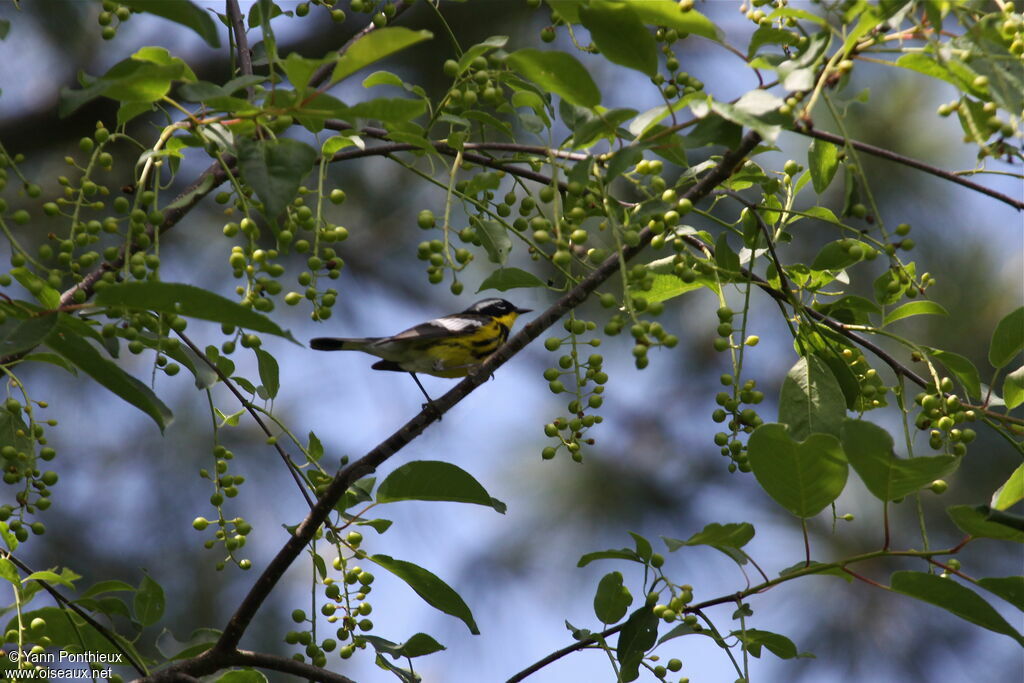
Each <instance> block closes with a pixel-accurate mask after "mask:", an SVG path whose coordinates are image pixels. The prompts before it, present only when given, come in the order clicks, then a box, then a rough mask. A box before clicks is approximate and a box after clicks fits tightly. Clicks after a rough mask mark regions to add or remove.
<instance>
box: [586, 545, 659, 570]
mask: <svg viewBox="0 0 1024 683" xmlns="http://www.w3.org/2000/svg"><path fill="white" fill-rule="evenodd" d="M594 560H629V561H631V562H639V563H640V564H646V563H645V562H644V559H643V558H642V557H640V556H639V555H637V554H636V551H635V550H631V549H630V548H622V549H620V550H598V551H596V552H592V553H587V554H585V555H583V556H582V557H580V560H579V562H577V563H576V566H577V567H586V566H587V565H588V564H590V563H591V562H593V561H594Z"/></svg>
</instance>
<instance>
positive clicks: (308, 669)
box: [228, 650, 355, 683]
mask: <svg viewBox="0 0 1024 683" xmlns="http://www.w3.org/2000/svg"><path fill="white" fill-rule="evenodd" d="M228 660H229V661H228V666H252V667H258V668H260V669H269V670H270V671H281V672H284V673H289V674H294V675H296V676H301V677H303V678H305V679H307V680H310V681H321V682H322V683H355V681H353V680H352V679H351V678H349V677H348V676H342V675H341V674H336V673H334V672H333V671H328V670H327V669H322V668H320V667H319V666H314V665H313V664H307V663H306V662H299V661H296V660H294V659H292V658H291V657H278V656H276V655H268V654H264V653H262V652H250V651H248V650H238V651H236V652H234V653H233V654H232V655H231V656H230V657H229V658H228Z"/></svg>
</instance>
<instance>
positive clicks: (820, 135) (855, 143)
mask: <svg viewBox="0 0 1024 683" xmlns="http://www.w3.org/2000/svg"><path fill="white" fill-rule="evenodd" d="M793 132H794V133H800V134H801V135H806V136H808V137H812V138H817V139H818V140H825V141H826V142H831V143H833V144H836V145H847V144H848V145H850V146H851V147H853V148H854V149H856V150H860V151H861V152H864V153H865V154H870V155H872V156H876V157H878V158H880V159H888V160H889V161H894V162H896V163H897V164H903V165H904V166H909V167H910V168H916V169H917V170H919V171H924V172H925V173H930V174H931V175H933V176H935V177H936V178H942V179H943V180H948V181H949V182H951V183H956V184H957V185H962V186H964V187H966V188H968V189H970V190H974V191H975V192H980V193H981V194H984V195H988V196H989V197H992V198H993V199H998V200H999V201H1001V202H1003V203H1004V204H1009V205H1010V206H1012V207H1013V208H1015V209H1017V210H1018V211H1024V202H1022V201H1020V200H1019V199H1014V198H1013V197H1010V196H1008V195H1005V194H1003V193H1002V192H996V191H995V190H993V189H991V188H988V187H985V186H984V185H979V184H978V183H975V182H971V181H970V180H967V179H966V178H961V177H960V176H958V175H956V174H955V173H950V172H949V171H944V170H943V169H941V168H938V167H936V166H932V165H931V164H926V163H925V162H923V161H919V160H918V159H912V158H911V157H906V156H903V155H902V154H897V153H896V152H891V151H889V150H887V149H884V148H882V147H875V146H874V145H869V144H868V143H866V142H860V141H859V140H849V139H847V138H844V137H842V136H841V135H836V134H834V133H826V132H825V131H821V130H815V129H813V128H810V129H802V128H794V129H793Z"/></svg>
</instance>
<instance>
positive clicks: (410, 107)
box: [331, 97, 427, 124]
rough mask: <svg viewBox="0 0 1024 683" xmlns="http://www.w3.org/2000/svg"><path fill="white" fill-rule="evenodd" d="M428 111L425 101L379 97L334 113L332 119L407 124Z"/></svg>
mask: <svg viewBox="0 0 1024 683" xmlns="http://www.w3.org/2000/svg"><path fill="white" fill-rule="evenodd" d="M426 111H427V103H426V102H425V101H424V100H411V99H409V98H407V97H378V98H377V99H375V100H367V101H366V102H360V103H359V104H355V105H353V106H351V107H344V108H343V109H341V110H339V111H338V112H332V114H331V117H337V118H342V119H345V120H346V121H353V120H355V119H372V120H374V121H383V122H385V123H389V124H398V123H405V122H406V121H411V120H413V119H414V118H416V117H417V116H422V115H423V114H424V113H426Z"/></svg>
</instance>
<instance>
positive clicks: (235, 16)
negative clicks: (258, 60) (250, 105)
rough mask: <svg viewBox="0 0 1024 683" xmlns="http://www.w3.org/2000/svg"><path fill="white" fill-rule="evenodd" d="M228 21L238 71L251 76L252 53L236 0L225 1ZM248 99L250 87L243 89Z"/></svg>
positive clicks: (251, 92)
mask: <svg viewBox="0 0 1024 683" xmlns="http://www.w3.org/2000/svg"><path fill="white" fill-rule="evenodd" d="M227 13H228V19H229V20H230V22H231V33H232V35H233V36H234V37H235V48H236V52H237V53H238V69H239V70H240V71H241V72H242V75H243V76H251V75H252V53H250V52H249V39H248V37H246V35H245V20H244V19H243V17H242V10H241V8H240V7H239V6H238V0H227ZM245 92H246V94H247V95H248V96H249V99H250V100H252V97H253V94H254V93H255V90H254V89H253V87H252V86H251V85H250V86H248V87H247V88H246V89H245Z"/></svg>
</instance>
